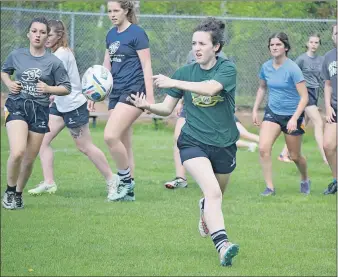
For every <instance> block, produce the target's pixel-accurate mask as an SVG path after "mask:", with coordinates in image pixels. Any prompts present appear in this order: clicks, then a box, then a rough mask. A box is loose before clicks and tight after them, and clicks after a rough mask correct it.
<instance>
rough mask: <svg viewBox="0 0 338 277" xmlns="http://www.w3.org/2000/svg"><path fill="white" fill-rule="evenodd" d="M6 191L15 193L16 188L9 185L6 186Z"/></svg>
mask: <svg viewBox="0 0 338 277" xmlns="http://www.w3.org/2000/svg"><path fill="white" fill-rule="evenodd" d="M8 191H11V192H15V191H16V186H15V187H10V186H9V185H7V189H6V192H8Z"/></svg>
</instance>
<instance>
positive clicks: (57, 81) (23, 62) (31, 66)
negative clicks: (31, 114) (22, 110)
mask: <svg viewBox="0 0 338 277" xmlns="http://www.w3.org/2000/svg"><path fill="white" fill-rule="evenodd" d="M1 71H2V72H5V73H8V74H9V75H13V73H14V71H15V80H16V81H19V82H20V83H21V85H22V89H21V91H20V93H18V94H14V93H11V92H10V93H9V95H8V98H11V99H14V100H17V99H19V98H22V99H31V100H34V101H35V102H36V103H37V104H40V105H42V106H45V107H48V106H49V103H50V102H49V96H50V94H48V93H38V92H36V85H37V83H38V80H41V81H42V82H44V83H46V84H47V85H49V86H60V85H61V86H64V87H65V88H67V90H68V91H71V84H70V81H69V77H68V74H67V71H66V69H65V68H64V66H63V63H62V61H60V60H59V59H58V58H57V57H56V56H54V55H53V54H51V53H48V52H46V53H45V54H44V55H43V56H41V57H34V56H32V55H31V53H30V51H29V49H27V48H20V49H17V50H14V51H12V52H11V53H10V54H9V56H8V57H7V59H6V61H5V63H4V64H3V66H2V69H1Z"/></svg>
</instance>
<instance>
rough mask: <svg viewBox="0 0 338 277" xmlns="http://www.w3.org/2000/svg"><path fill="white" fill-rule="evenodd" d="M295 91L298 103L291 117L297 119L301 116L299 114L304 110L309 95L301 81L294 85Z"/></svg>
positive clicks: (303, 82)
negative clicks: (298, 99)
mask: <svg viewBox="0 0 338 277" xmlns="http://www.w3.org/2000/svg"><path fill="white" fill-rule="evenodd" d="M296 89H297V91H298V94H299V96H300V101H299V103H298V106H297V109H296V111H295V113H294V114H293V117H294V118H295V119H298V118H299V117H300V116H301V114H302V113H303V112H304V109H305V107H306V105H307V103H308V102H309V94H308V91H307V88H306V86H305V81H302V82H300V83H298V84H296Z"/></svg>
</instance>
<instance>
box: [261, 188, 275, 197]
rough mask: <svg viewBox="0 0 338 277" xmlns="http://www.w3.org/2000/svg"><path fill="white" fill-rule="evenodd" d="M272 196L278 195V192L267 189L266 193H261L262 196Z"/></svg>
mask: <svg viewBox="0 0 338 277" xmlns="http://www.w3.org/2000/svg"><path fill="white" fill-rule="evenodd" d="M270 195H276V192H275V190H274V189H270V188H268V187H266V189H265V191H263V192H262V193H261V196H270Z"/></svg>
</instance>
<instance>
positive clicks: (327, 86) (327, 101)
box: [324, 80, 332, 111]
mask: <svg viewBox="0 0 338 277" xmlns="http://www.w3.org/2000/svg"><path fill="white" fill-rule="evenodd" d="M331 95H332V86H331V81H330V80H325V85H324V102H325V110H326V111H328V110H330V108H331Z"/></svg>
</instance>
